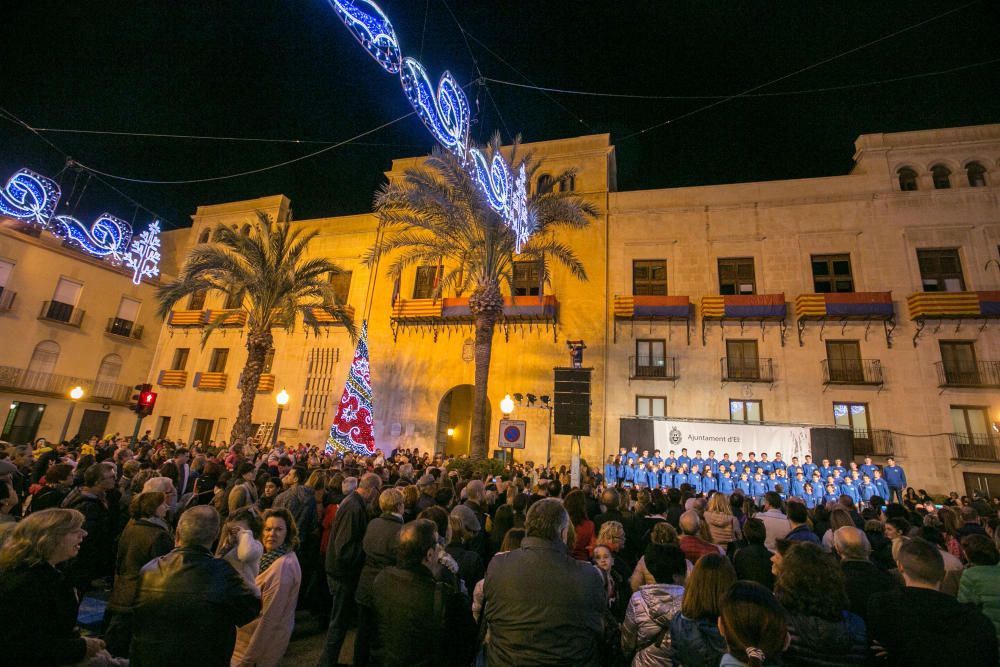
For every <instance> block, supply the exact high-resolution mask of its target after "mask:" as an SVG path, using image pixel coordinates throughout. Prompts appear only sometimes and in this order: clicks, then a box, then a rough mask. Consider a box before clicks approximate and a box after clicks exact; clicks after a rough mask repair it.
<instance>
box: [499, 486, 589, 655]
mask: <svg viewBox="0 0 1000 667" xmlns="http://www.w3.org/2000/svg"><path fill="white" fill-rule="evenodd" d="M569 523H570V522H569V514H567V513H566V510H565V509H564V508H563V506H562V503H561V502H560V501H559V500H557V499H554V498H546V499H542V500H539V501H537V502H536V503H534V504H533V505H532V506H531V508H530V509H529V510H528V515H527V517H526V518H525V537H524V539H523V540H522V542H521V548H520V549H516V550H514V551H509V552H507V553H502V554H497V555H496V556H494V557H493V559H492V560H491V561H490V564H489V567H488V568H487V571H486V584H485V585H484V589H483V590H484V597H485V604H484V607H483V618H484V620H485V622H486V623H487V624H488V626H489V629H490V642H489V645H488V646H487V647H486V658H487V664H488V665H491V666H492V665H523V664H572V665H579V666H581V667H588V666H592V665H596V664H597V663H598V640H599V638H600V637H601V634H602V631H603V625H602V620H603V616H604V610H605V608H606V605H607V603H606V594H605V590H604V582H603V580H602V577H601V575H600V573H599V572H598V571H597V569H596V568H595V567H594V566H592V565H591V564H590V563H583V562H581V561H578V560H576V559H575V558H573V557H572V556H570V555H569V554H568V553H567V549H566V546H565V545H566V539H567V536H568V534H569Z"/></svg>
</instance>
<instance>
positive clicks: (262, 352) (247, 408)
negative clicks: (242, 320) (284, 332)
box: [230, 330, 274, 441]
mask: <svg viewBox="0 0 1000 667" xmlns="http://www.w3.org/2000/svg"><path fill="white" fill-rule="evenodd" d="M273 344H274V339H273V337H272V336H271V331H270V330H265V331H254V332H251V333H250V334H249V335H248V336H247V363H246V365H245V366H243V372H242V373H240V381H239V385H238V386H239V389H240V409H239V412H237V414H236V421H235V422H234V423H233V431H232V434H231V436H230V439H231V440H232V441H236V440H246V439H247V438H249V437H250V435H251V433H250V420H251V419H252V418H253V403H254V400H255V399H256V398H257V385H258V384H259V383H260V376H261V373H262V372H263V370H264V359H265V358H266V357H267V351H268V350H270V349H271V346H272V345H273Z"/></svg>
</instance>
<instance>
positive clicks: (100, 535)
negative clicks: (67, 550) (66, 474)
mask: <svg viewBox="0 0 1000 667" xmlns="http://www.w3.org/2000/svg"><path fill="white" fill-rule="evenodd" d="M117 482H118V480H117V478H116V476H115V468H114V466H113V465H110V464H106V463H95V464H94V465H92V466H90V467H89V468H87V470H86V472H84V474H83V486H82V487H80V489H78V490H77V491H74V492H71V493H70V494H69V495H68V496H67V497H66V499H65V500H64V501H63V507H66V508H68V509H74V510H78V511H79V512H81V513H83V516H84V517H85V518H84V522H83V529H84V530H85V531H87V537H86V538H84V540H83V543H82V544H81V545H80V554H79V555H78V556H77V557H76V558H74V559H73V560H72V561H70V562H69V564H68V566H67V570H66V573H67V576H68V577H69V579H70V581H71V582H73V585H74V586H76V588H77V590H79V591H80V592H84V591H87V590H90V588H91V586H92V582H93V581H94V580H95V579H102V578H104V577H110V576H111V575H112V574H114V571H115V537H116V536H117V533H118V528H117V517H118V498H117V496H118V492H117V490H116V487H117Z"/></svg>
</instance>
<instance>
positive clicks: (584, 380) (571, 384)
mask: <svg viewBox="0 0 1000 667" xmlns="http://www.w3.org/2000/svg"><path fill="white" fill-rule="evenodd" d="M554 370H555V392H554V394H555V406H554V408H553V414H552V421H553V425H554V432H555V434H556V435H590V374H591V372H592V371H593V370H594V369H592V368H556V369H554Z"/></svg>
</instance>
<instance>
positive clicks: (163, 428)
mask: <svg viewBox="0 0 1000 667" xmlns="http://www.w3.org/2000/svg"><path fill="white" fill-rule="evenodd" d="M169 430H170V417H165V416H164V417H160V426H159V427H158V428H157V429H156V437H157V438H166V437H167V431H169Z"/></svg>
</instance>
